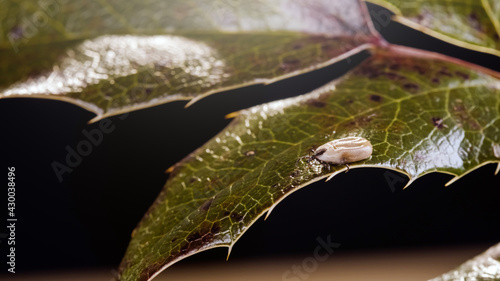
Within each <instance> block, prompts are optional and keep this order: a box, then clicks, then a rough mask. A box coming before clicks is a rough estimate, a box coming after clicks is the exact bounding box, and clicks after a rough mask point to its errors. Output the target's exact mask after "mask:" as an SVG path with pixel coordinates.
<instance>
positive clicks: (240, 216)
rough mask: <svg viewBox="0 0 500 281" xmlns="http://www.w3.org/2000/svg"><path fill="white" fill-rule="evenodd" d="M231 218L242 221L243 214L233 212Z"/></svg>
mask: <svg viewBox="0 0 500 281" xmlns="http://www.w3.org/2000/svg"><path fill="white" fill-rule="evenodd" d="M231 219H233V220H234V221H236V222H241V221H242V220H243V215H242V214H240V213H237V212H232V213H231Z"/></svg>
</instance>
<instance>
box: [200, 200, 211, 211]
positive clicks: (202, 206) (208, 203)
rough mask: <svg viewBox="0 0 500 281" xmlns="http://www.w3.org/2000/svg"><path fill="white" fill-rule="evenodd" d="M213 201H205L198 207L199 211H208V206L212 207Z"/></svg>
mask: <svg viewBox="0 0 500 281" xmlns="http://www.w3.org/2000/svg"><path fill="white" fill-rule="evenodd" d="M213 201H214V198H210V199H208V200H207V201H205V202H204V203H203V204H202V205H201V206H200V211H205V212H206V211H208V209H210V206H211V205H212V202H213Z"/></svg>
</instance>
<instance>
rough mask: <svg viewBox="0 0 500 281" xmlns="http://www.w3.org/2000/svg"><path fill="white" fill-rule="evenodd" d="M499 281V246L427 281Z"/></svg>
mask: <svg viewBox="0 0 500 281" xmlns="http://www.w3.org/2000/svg"><path fill="white" fill-rule="evenodd" d="M455 280H475V281H498V280H500V244H497V245H495V246H493V247H491V248H489V249H488V250H487V251H485V252H484V253H482V254H480V255H479V256H477V257H474V258H473V259H471V260H469V261H467V262H465V263H464V264H462V265H460V266H459V267H458V268H456V269H454V270H452V271H450V272H447V273H445V274H443V275H441V276H439V277H436V278H434V279H432V280H429V281H455Z"/></svg>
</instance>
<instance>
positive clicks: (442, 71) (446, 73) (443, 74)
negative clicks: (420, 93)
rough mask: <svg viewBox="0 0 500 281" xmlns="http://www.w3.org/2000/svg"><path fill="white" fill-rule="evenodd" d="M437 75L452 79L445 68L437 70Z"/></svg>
mask: <svg viewBox="0 0 500 281" xmlns="http://www.w3.org/2000/svg"><path fill="white" fill-rule="evenodd" d="M437 74H439V75H441V76H448V77H452V76H453V75H452V74H451V73H450V72H449V71H448V69H447V68H444V67H443V68H442V69H441V70H439V71H438V72H437Z"/></svg>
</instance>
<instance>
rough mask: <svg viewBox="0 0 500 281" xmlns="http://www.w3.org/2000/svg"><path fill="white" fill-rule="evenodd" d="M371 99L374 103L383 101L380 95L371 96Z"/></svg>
mask: <svg viewBox="0 0 500 281" xmlns="http://www.w3.org/2000/svg"><path fill="white" fill-rule="evenodd" d="M370 99H371V100H372V101H374V102H380V101H381V100H382V97H381V96H379V95H371V96H370Z"/></svg>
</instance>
